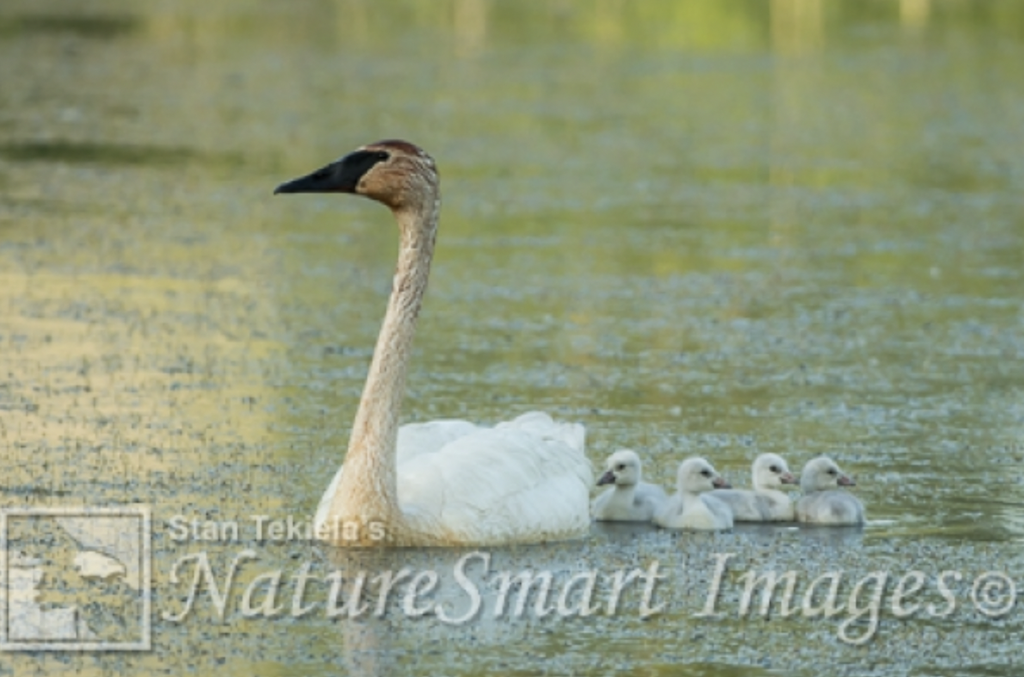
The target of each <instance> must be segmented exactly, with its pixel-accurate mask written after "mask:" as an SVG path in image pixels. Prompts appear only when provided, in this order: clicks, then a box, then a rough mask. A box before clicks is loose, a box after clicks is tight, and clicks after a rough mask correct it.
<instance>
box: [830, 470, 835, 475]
mask: <svg viewBox="0 0 1024 677" xmlns="http://www.w3.org/2000/svg"><path fill="white" fill-rule="evenodd" d="M828 474H829V475H835V474H836V471H835V470H829V471H828Z"/></svg>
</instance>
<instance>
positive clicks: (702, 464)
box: [654, 458, 733, 531]
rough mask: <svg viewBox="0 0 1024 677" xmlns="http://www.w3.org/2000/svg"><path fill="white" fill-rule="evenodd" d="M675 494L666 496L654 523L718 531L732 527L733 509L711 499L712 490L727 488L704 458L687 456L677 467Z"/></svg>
mask: <svg viewBox="0 0 1024 677" xmlns="http://www.w3.org/2000/svg"><path fill="white" fill-rule="evenodd" d="M676 483H677V485H678V487H679V491H678V493H676V494H675V495H673V496H672V498H670V499H668V501H667V502H666V503H665V505H664V507H663V508H662V509H661V511H660V512H659V513H658V514H657V515H655V517H654V523H655V524H657V525H658V526H661V527H665V528H666V529H693V530H697V531H721V530H723V529H732V523H733V519H732V511H730V510H729V506H728V505H726V504H725V503H723V502H722V501H719V500H718V499H716V498H714V497H713V496H712V495H711V494H710V493H708V492H710V491H712V490H713V489H717V488H722V489H728V488H729V483H728V482H726V481H725V480H724V479H722V476H721V475H719V474H718V473H717V472H716V471H715V469H714V467H713V466H712V465H711V464H710V463H708V462H707V461H706V460H704V459H703V458H688V459H686V460H685V461H683V462H682V464H680V466H679V474H678V476H677V477H676Z"/></svg>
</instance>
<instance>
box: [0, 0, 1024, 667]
mask: <svg viewBox="0 0 1024 677" xmlns="http://www.w3.org/2000/svg"><path fill="white" fill-rule="evenodd" d="M379 138H406V139H409V140H411V141H414V142H416V143H418V144H419V145H421V146H423V147H424V148H425V149H427V150H428V151H429V152H430V153H431V154H432V155H433V156H434V157H435V158H436V160H437V162H438V165H439V167H440V170H441V175H442V190H443V194H444V211H443V215H442V224H441V232H440V236H439V241H438V242H439V244H438V250H437V256H436V258H435V263H434V268H433V273H432V277H431V282H430V289H429V292H428V295H427V299H426V304H425V306H424V310H423V315H422V321H421V324H420V328H419V331H418V335H417V343H416V353H415V356H414V362H413V371H412V374H411V377H410V383H409V396H408V397H407V399H406V402H405V408H404V411H403V419H404V420H407V421H414V420H424V419H430V418H442V417H444V418H447V417H462V418H469V419H472V420H474V421H478V422H483V423H494V422H497V421H499V420H502V419H506V418H510V417H513V416H516V415H518V414H520V413H523V412H525V411H529V410H531V409H545V410H548V411H550V412H552V413H553V414H555V415H557V416H559V417H561V418H565V419H570V420H578V421H580V422H582V423H584V424H585V425H586V426H587V429H588V455H589V456H590V458H591V460H592V461H593V462H594V463H595V466H596V465H597V464H599V463H601V462H602V461H603V459H604V457H605V456H606V455H607V454H608V453H610V452H611V451H614V450H615V449H617V448H620V447H631V448H634V449H636V450H637V451H639V452H640V453H641V455H642V456H643V458H644V459H645V463H646V465H645V477H646V479H649V480H651V481H657V482H660V483H662V484H663V485H666V486H667V485H670V484H671V482H672V478H673V476H674V472H675V468H676V467H677V465H678V463H679V461H680V460H681V459H682V458H684V457H686V456H688V455H692V454H701V455H705V456H707V457H708V458H709V459H710V460H712V461H713V462H714V464H715V465H716V467H717V468H718V469H719V470H720V471H722V472H723V473H724V474H725V475H727V476H728V477H729V478H730V479H732V480H733V482H734V483H737V484H743V483H745V482H746V478H747V475H748V472H749V471H748V468H749V463H750V461H751V460H752V459H753V457H754V456H755V455H756V454H757V453H759V452H764V451H773V452H777V453H780V454H782V455H783V456H784V457H785V458H787V459H788V461H789V464H790V466H791V467H793V469H794V470H797V469H799V468H800V467H801V466H802V465H803V463H804V462H806V461H807V460H808V459H810V458H812V457H813V456H816V455H819V454H829V455H830V456H832V457H833V458H835V459H836V460H837V461H838V462H839V463H840V464H841V465H842V466H843V468H844V469H845V470H846V471H848V472H849V473H851V474H852V475H854V476H855V477H856V479H857V480H858V486H857V489H856V492H857V494H858V496H860V497H861V498H862V500H863V501H864V503H865V504H866V506H867V509H868V516H869V519H870V520H871V522H870V524H869V525H868V526H867V527H866V528H865V529H864V530H863V531H858V530H854V531H849V530H827V529H826V530H792V529H787V528H783V527H780V528H774V527H770V528H764V529H760V528H750V527H745V528H741V529H737V530H736V531H735V532H734V533H732V534H725V535H719V536H713V537H705V536H687V535H683V536H680V535H676V534H669V533H666V532H659V531H655V530H651V529H616V528H605V527H596V526H595V528H594V530H593V532H592V534H591V535H590V537H589V538H587V539H585V540H584V541H581V542H576V543H571V544H560V545H556V546H544V547H536V548H520V549H509V550H498V551H494V552H493V557H494V564H493V566H492V570H500V569H501V568H508V569H510V570H516V571H518V570H521V569H524V568H533V569H544V568H549V569H552V570H555V571H562V572H566V571H573V570H576V569H579V568H584V569H593V570H598V571H601V572H612V571H614V570H617V569H619V568H621V567H634V566H639V567H641V568H644V567H647V566H648V565H649V564H650V562H652V561H659V562H660V563H661V565H662V567H663V569H664V570H665V571H666V572H668V573H667V576H668V578H667V579H666V581H665V582H664V583H663V584H662V588H661V591H662V592H661V596H660V600H661V601H664V602H665V603H666V607H665V609H664V610H663V611H662V612H660V613H658V614H655V615H653V616H651V617H650V618H647V619H641V618H640V617H639V616H640V615H639V614H638V613H637V604H638V600H637V599H635V598H630V599H629V603H628V604H626V605H625V607H626V608H625V610H624V611H623V612H622V613H619V614H614V615H598V616H596V617H591V618H567V619H560V618H552V617H547V618H544V619H539V618H522V619H518V620H517V619H498V620H495V619H489V618H481V619H478V620H477V621H474V622H470V623H467V624H464V625H460V626H457V627H452V626H449V625H445V624H444V623H441V622H439V621H438V620H437V619H436V618H435V617H433V616H428V617H427V618H425V619H419V620H416V619H410V618H407V617H406V616H405V615H404V614H402V613H400V612H395V611H394V610H392V611H391V612H389V614H388V616H387V617H386V618H383V619H357V620H352V621H348V620H345V619H335V620H328V619H326V618H325V617H324V614H322V613H311V614H309V615H307V616H304V617H302V618H291V617H289V615H288V613H287V612H285V613H283V614H281V615H279V617H277V618H273V619H270V618H263V617H257V618H250V619H246V618H242V617H241V615H240V613H239V612H238V611H237V609H236V606H237V605H236V600H232V601H231V602H230V604H229V610H228V612H227V613H226V614H225V617H224V619H223V620H221V619H219V618H218V617H217V614H216V613H215V611H214V609H213V606H212V605H211V604H210V602H209V600H208V598H206V597H202V598H201V599H200V601H198V602H197V603H196V606H195V610H194V613H193V614H191V615H190V616H189V617H188V618H187V619H184V620H182V621H181V622H174V621H170V620H167V619H166V618H165V614H170V615H172V616H173V615H175V614H177V613H178V612H180V611H181V610H182V608H183V604H184V599H185V597H186V596H187V585H186V584H185V583H183V582H182V581H179V583H178V584H174V583H173V582H172V580H171V573H172V570H173V568H174V566H175V564H176V563H178V562H180V560H181V558H182V557H186V556H188V555H190V554H195V553H199V552H209V553H210V559H211V561H212V562H215V563H216V566H217V567H219V568H218V569H217V570H218V572H219V573H218V576H221V575H222V572H223V571H224V567H226V566H227V563H229V562H230V561H231V559H232V558H233V557H235V556H236V555H237V554H238V552H239V551H241V550H242V549H244V548H251V549H253V550H254V551H256V552H257V553H258V557H259V560H258V561H256V562H253V563H250V564H249V565H247V566H246V567H245V568H243V570H242V571H243V573H242V574H241V576H242V579H243V580H244V581H245V582H246V583H248V582H250V581H251V580H252V579H253V578H254V577H256V576H258V575H259V574H260V573H261V572H265V571H271V570H276V569H283V570H284V571H285V572H286V573H288V575H291V573H293V572H294V571H296V570H297V569H298V568H299V566H300V565H301V563H302V562H305V561H308V562H311V563H313V565H314V568H315V570H317V571H319V572H320V573H324V572H326V571H328V570H331V569H332V568H341V569H344V570H346V571H350V570H351V571H355V570H358V569H365V570H368V571H382V570H387V569H396V568H400V567H402V566H408V567H410V568H411V569H413V570H424V569H437V570H439V571H443V572H447V573H448V574H450V573H451V572H452V570H453V567H454V566H455V563H456V562H457V560H458V558H459V557H461V556H462V555H464V554H465V552H461V551H460V552H404V551H403V552H384V553H356V554H349V553H344V552H337V551H334V550H333V549H331V548H327V547H323V546H320V545H317V544H311V543H305V542H298V543H296V542H292V543H287V544H279V545H268V544H262V543H258V542H256V541H255V540H254V536H253V532H252V529H251V528H250V527H251V525H252V522H251V520H250V516H251V515H259V514H267V515H272V516H285V515H296V516H308V515H309V514H311V513H312V512H313V510H314V509H315V507H316V504H317V501H318V499H319V497H320V494H321V493H322V491H323V489H324V487H325V486H326V483H327V481H328V478H329V477H330V476H331V475H332V474H333V473H334V471H335V469H336V468H337V466H338V464H339V463H340V462H341V460H342V455H343V450H344V448H345V445H346V442H347V439H348V432H349V426H350V424H351V420H352V417H353V415H354V412H355V409H356V406H357V403H358V398H359V394H360V390H361V387H362V383H363V379H364V377H365V373H366V366H367V364H368V360H369V357H370V354H371V350H372V346H373V341H374V338H375V336H376V332H377V330H378V328H379V322H380V318H381V316H382V313H383V309H384V304H385V299H386V296H387V293H388V291H389V285H390V281H391V274H392V270H393V265H394V255H395V246H396V234H395V227H394V224H393V222H392V220H391V217H390V216H389V214H388V213H387V212H386V210H385V209H383V208H382V207H380V206H379V205H374V204H372V203H370V202H367V201H365V200H357V199H354V198H341V197H337V196H317V197H305V198H303V199H297V198H292V199H283V198H280V197H279V198H273V197H272V196H271V191H272V189H273V187H274V186H275V185H277V184H278V183H279V182H281V181H282V180H285V179H288V178H291V177H294V176H298V175H300V174H303V173H305V172H307V171H310V170H312V169H315V168H316V167H319V166H321V165H322V164H324V163H325V162H327V161H329V160H332V159H334V158H336V157H338V156H340V155H342V154H344V153H346V152H348V151H349V150H352V149H353V148H355V147H357V146H359V145H361V144H363V143H366V142H370V141H374V140H377V139H379ZM1022 149H1024V4H1021V3H1018V2H1014V1H1011V0H1006V1H999V0H984V1H983V0H976V1H974V2H970V1H968V0H959V1H958V0H901V1H899V2H895V1H893V2H883V1H871V2H868V1H864V2H860V1H854V0H849V1H838V0H836V1H830V0H773V1H772V2H762V1H754V0H749V1H748V0H685V1H682V2H668V1H666V2H655V1H646V0H645V1H644V2H627V1H615V0H604V1H601V2H595V3H586V2H576V1H574V0H562V1H559V2H551V3H548V2H539V1H537V2H521V3H511V2H498V1H488V0H461V1H455V0H452V1H450V2H435V3H429V4H428V3H426V2H423V3H419V2H411V1H409V2H389V3H383V2H362V1H358V0H351V1H343V0H335V1H331V0H322V1H318V0H297V1H296V2H289V3H273V2H269V1H259V0H256V1H253V2H243V1H242V0H228V1H226V2H216V3H212V2H207V3H200V2H195V1H194V0H186V1H185V2H169V1H168V2H164V1H162V0H153V1H151V2H129V1H127V0H97V1H96V2H91V3H87V4H83V3H77V2H72V1H71V0H65V1H60V0H6V1H5V2H4V3H2V5H0V459H2V462H3V466H2V467H3V478H2V479H0V505H2V506H4V507H6V508H13V507H58V506H65V507H66V506H94V505H99V506H112V505H126V504H130V505H135V504H143V505H148V506H150V507H151V509H152V516H153V552H152V563H153V564H152V576H153V581H154V595H153V604H152V607H153V611H152V614H151V617H152V636H153V641H152V645H153V646H152V649H151V650H150V651H143V652H100V653H66V652H57V653H51V652H41V651H19V652H12V653H0V675H7V674H12V675H22V674H25V675H28V674H83V675H101V674H165V673H166V672H167V671H169V672H170V673H171V674H200V675H205V674H213V673H216V674H219V675H253V674H256V675H307V674H316V675H328V674H351V675H392V674H423V675H442V674H451V675H479V674H513V675H540V674H575V675H604V674H611V673H613V672H615V671H616V670H621V671H625V672H627V673H629V674H638V675H645V676H646V675H651V676H655V675H656V676H659V677H660V676H662V675H676V674H685V675H698V676H707V677H726V676H733V675H762V674H780V675H817V674H832V675H840V674H849V675H867V674H871V675H915V676H924V675H929V676H930V675H950V676H952V675H966V674H979V675H980V674H985V675H1006V676H1011V675H1016V674H1017V670H1016V669H1015V668H1014V667H1013V665H1014V663H1015V662H1016V661H1018V660H1019V659H1018V658H1017V655H1018V651H1017V650H1018V648H1019V637H1020V636H1021V632H1022V629H1024V624H1022V622H1021V619H1022V617H1024V613H1022V612H1021V611H1020V610H1019V609H1016V608H1014V609H1012V610H1011V611H1010V612H1008V613H1006V614H1004V615H1001V616H1000V617H998V618H989V617H987V616H985V615H983V614H981V613H979V612H978V611H976V610H975V609H972V608H971V604H970V601H969V593H970V588H971V581H972V580H973V577H974V576H976V575H977V574H979V573H980V572H983V571H989V570H995V571H1003V572H1006V573H1007V575H1009V576H1011V577H1013V578H1014V580H1016V581H1018V586H1017V587H1018V588H1020V589H1021V591H1022V594H1024V557H1022V555H1021V553H1020V543H1021V538H1022V536H1024V484H1022V477H1024V473H1022V471H1021V462H1022V460H1024V447H1022V445H1021V439H1022V434H1021V433H1022V432H1024V398H1022V395H1024V359H1022V358H1024V285H1022V284H1021V276H1022V272H1021V271H1022V269H1024V190H1022V189H1024V159H1022V158H1024V154H1022ZM176 515H183V516H185V517H187V518H188V519H192V518H193V517H195V518H201V519H210V520H221V521H240V522H241V523H242V524H243V525H244V526H245V528H243V530H242V533H241V536H240V540H239V541H238V542H227V543H224V542H212V543H211V542H194V541H185V542H179V541H176V540H174V539H173V538H172V537H171V529H170V527H169V520H171V519H172V518H173V517H174V516H176ZM16 531H17V530H16ZM18 533H20V532H18ZM18 533H15V532H12V534H11V537H12V542H14V541H16V540H17V538H15V537H16V536H17V535H18ZM726 552H731V553H735V554H736V560H735V562H734V564H732V565H731V566H730V570H731V571H732V573H730V574H729V578H728V581H727V582H728V584H727V585H726V589H725V590H724V592H723V596H722V600H723V603H722V609H723V610H724V611H725V612H726V613H725V615H724V617H723V618H719V619H706V618H698V617H696V616H695V615H696V614H698V613H699V612H700V611H701V609H702V608H703V607H704V604H705V600H706V596H707V590H708V586H709V584H710V582H711V580H712V578H713V570H714V565H715V554H716V553H726ZM840 569H841V570H843V571H845V572H846V573H847V576H848V578H847V579H846V581H845V582H844V583H843V587H842V591H843V595H847V594H850V593H851V589H852V587H853V584H852V583H855V582H856V581H857V580H859V579H862V578H864V577H865V576H866V575H868V574H869V573H870V572H873V571H878V570H886V571H890V572H892V579H893V580H895V579H898V578H899V577H900V576H902V575H904V574H905V573H907V572H910V571H912V570H915V569H917V570H921V571H923V572H925V573H927V574H928V575H929V576H930V577H933V578H934V577H935V576H937V575H938V574H939V573H940V572H942V571H944V570H956V571H961V572H963V574H964V580H963V582H962V583H960V584H958V585H957V586H954V588H955V592H956V593H957V599H958V600H959V602H960V606H959V607H958V609H957V610H956V612H955V613H953V614H951V615H949V616H948V617H945V618H930V617H929V616H928V615H927V614H925V613H919V614H916V615H913V616H911V617H909V618H905V619H904V618H897V617H896V616H895V615H894V614H893V613H891V611H889V610H886V611H883V613H882V615H881V624H880V626H879V627H878V629H877V635H876V636H875V637H874V638H873V639H872V640H871V641H870V642H867V643H866V644H865V645H863V646H855V645H851V644H848V643H844V642H843V641H841V640H840V639H839V638H838V637H837V631H838V626H839V623H840V622H841V621H842V619H843V617H842V616H838V617H836V618H834V619H821V618H818V619H808V618H802V617H799V616H794V617H789V618H782V617H778V616H773V618H771V619H770V620H764V619H760V618H739V617H738V615H737V613H736V610H737V608H738V606H737V605H738V598H739V594H740V593H741V592H742V583H737V577H738V576H739V574H740V573H742V572H744V571H766V570H777V571H780V572H781V571H785V570H795V571H797V572H799V575H800V576H801V578H800V581H801V586H803V587H802V588H801V590H803V588H805V587H806V585H807V582H808V581H810V580H813V579H814V578H815V577H817V576H819V575H821V574H824V573H826V572H828V571H832V570H840ZM182 571H188V569H187V567H186V568H184V569H182ZM449 578H450V576H449ZM243 587H244V586H243ZM893 587H894V583H893V582H890V583H889V586H888V588H887V590H888V591H889V593H891V592H892V590H893ZM285 589H287V594H286V595H285V597H288V596H290V595H291V588H289V587H287V586H285ZM240 590H241V588H240ZM458 592H459V588H457V587H454V588H453V587H451V586H449V587H448V588H446V589H445V591H444V592H443V594H442V597H443V596H444V595H451V596H453V597H457V596H458V595H457V593H458ZM313 596H314V597H316V595H313ZM322 597H323V595H321V596H320V598H321V599H322ZM48 599H49V598H48ZM54 599H56V598H54ZM886 599H888V597H887V598H886ZM922 600H924V601H926V602H933V603H935V604H938V605H939V606H941V605H942V603H943V598H942V597H941V595H939V594H938V593H937V592H936V586H935V585H934V584H930V586H929V588H928V592H927V594H925V596H924V597H922ZM44 601H45V600H44ZM88 602H89V600H88V598H87V597H84V598H83V597H81V596H80V597H79V602H78V603H79V604H80V605H82V608H83V609H84V612H85V613H93V611H95V610H94V609H92V608H91V607H89V603H88ZM887 604H888V602H887ZM886 609H888V607H886ZM484 616H485V617H486V616H487V614H484ZM854 627H863V626H854ZM130 629H131V630H132V631H134V630H135V629H136V628H135V627H134V626H132V627H131V628H130ZM115 634H116V632H115ZM823 671H825V672H824V673H823Z"/></svg>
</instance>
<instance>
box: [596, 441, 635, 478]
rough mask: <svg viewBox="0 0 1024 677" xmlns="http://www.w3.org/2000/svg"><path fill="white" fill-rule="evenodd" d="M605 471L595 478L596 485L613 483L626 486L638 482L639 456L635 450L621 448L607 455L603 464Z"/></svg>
mask: <svg viewBox="0 0 1024 677" xmlns="http://www.w3.org/2000/svg"><path fill="white" fill-rule="evenodd" d="M604 467H605V473H604V474H603V475H601V479H599V480H597V486H601V485H602V484H614V485H616V486H619V487H628V486H632V485H634V484H638V483H639V482H640V457H639V456H637V454H636V452H635V451H630V450H629V449H622V450H620V451H616V452H615V453H614V454H612V455H611V456H609V457H608V460H607V461H605V464H604Z"/></svg>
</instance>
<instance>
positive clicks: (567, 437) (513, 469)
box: [315, 412, 593, 545]
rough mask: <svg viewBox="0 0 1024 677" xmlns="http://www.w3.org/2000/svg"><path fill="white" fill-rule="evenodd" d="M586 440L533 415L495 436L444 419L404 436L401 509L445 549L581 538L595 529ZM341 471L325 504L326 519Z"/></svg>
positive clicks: (569, 427)
mask: <svg viewBox="0 0 1024 677" xmlns="http://www.w3.org/2000/svg"><path fill="white" fill-rule="evenodd" d="M585 439H586V432H585V429H584V427H583V426H582V425H580V424H576V423H558V422H555V421H554V420H552V418H551V417H550V416H548V415H547V414H544V413H542V412H530V413H528V414H524V415H523V416H520V417H519V418H517V419H515V420H513V421H507V422H504V423H501V424H499V425H497V426H495V427H494V428H486V427H482V426H477V425H474V424H472V423H468V422H466V421H459V420H444V421H431V422H429V423H415V424H410V425H406V426H403V427H402V428H401V429H400V430H399V434H398V449H397V458H398V468H397V472H398V477H397V484H398V500H399V505H400V507H401V509H402V512H403V513H404V514H405V516H406V518H407V519H408V520H409V521H410V523H411V524H412V525H413V526H414V527H416V528H417V529H418V530H420V529H422V530H428V531H429V532H431V533H435V534H437V536H438V538H437V541H438V542H440V543H444V542H450V543H474V544H478V545H487V544H498V543H513V542H527V541H528V542H540V541H547V540H558V539H565V538H570V537H573V536H577V535H581V534H583V533H585V532H586V530H587V529H588V527H589V524H590V512H589V506H590V503H589V497H590V486H591V484H592V482H593V473H592V470H591V467H590V462H589V461H588V460H587V458H586V456H585V454H584V444H585ZM343 472H344V466H342V468H341V469H339V470H338V473H337V475H336V476H335V478H334V481H332V482H331V485H330V486H329V487H328V489H327V492H326V493H325V494H324V497H323V498H322V499H321V501H320V507H319V508H318V510H317V516H316V520H315V522H316V524H318V525H319V524H323V523H325V522H326V521H327V519H328V518H329V510H330V506H331V501H332V498H333V496H334V493H335V492H336V491H337V490H338V486H339V484H340V482H341V477H342V474H343Z"/></svg>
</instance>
